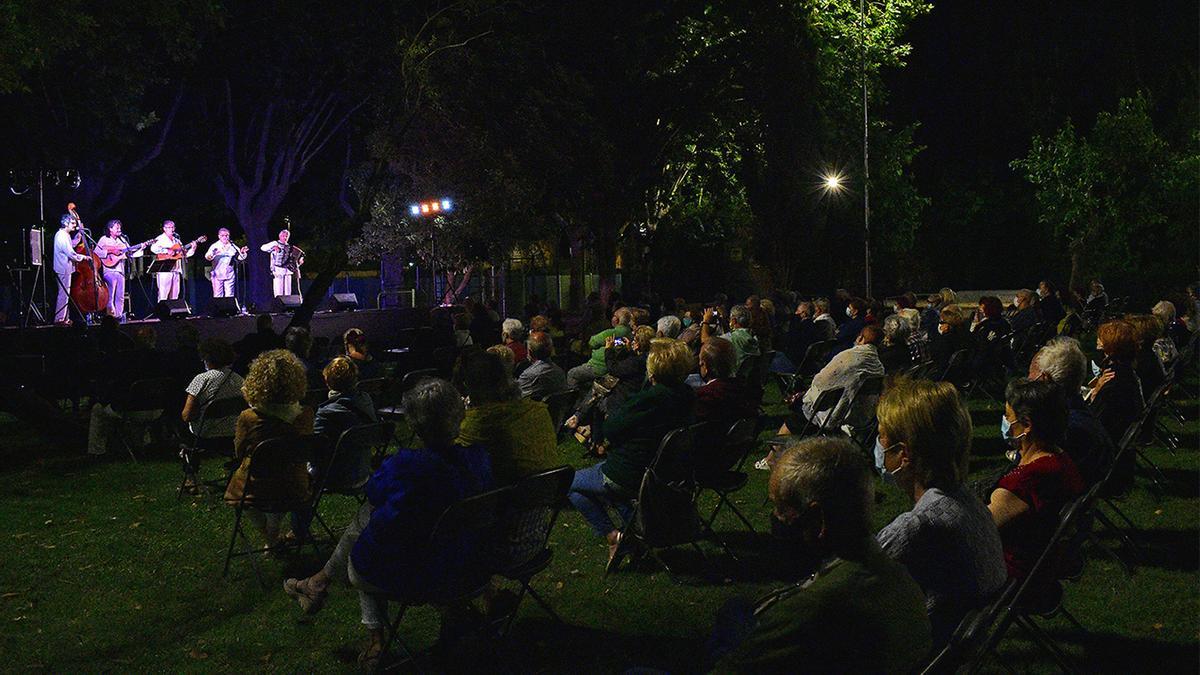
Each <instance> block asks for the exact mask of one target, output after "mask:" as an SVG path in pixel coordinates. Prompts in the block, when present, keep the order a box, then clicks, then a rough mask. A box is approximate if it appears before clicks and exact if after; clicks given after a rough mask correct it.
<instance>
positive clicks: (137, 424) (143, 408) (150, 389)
mask: <svg viewBox="0 0 1200 675" xmlns="http://www.w3.org/2000/svg"><path fill="white" fill-rule="evenodd" d="M176 388H177V387H176V383H175V381H174V380H172V379H171V378H169V377H154V378H149V379H145V380H137V381H135V382H134V383H133V384H131V385H129V390H128V391H126V392H125V393H124V394H123V395H118V396H116V397H115V398H114V399H113V402H112V409H113V412H115V413H117V414H118V415H120V416H121V417H122V418H124V421H123V423H122V430H121V433H118V434H117V437H118V438H119V439H120V440H121V444H122V445H124V446H125V449H126V450H127V451H128V452H129V456H130V458H132V459H133V461H134V462H137V461H138V458H137V452H136V451H135V450H134V447H135V446H138V447H140V446H141V437H142V434H143V432H144V431H145V429H146V428H149V427H151V426H153V425H154V423H155V422H158V421H159V420H161V419H162V415H163V410H164V408H163V406H164V401H169V400H171V399H172V398H173V397H174V395H175V393H176ZM131 415H141V416H142V417H141V419H132V418H131ZM130 428H133V429H134V430H135V431H136V436H132V437H131V435H130V433H129V431H130Z"/></svg>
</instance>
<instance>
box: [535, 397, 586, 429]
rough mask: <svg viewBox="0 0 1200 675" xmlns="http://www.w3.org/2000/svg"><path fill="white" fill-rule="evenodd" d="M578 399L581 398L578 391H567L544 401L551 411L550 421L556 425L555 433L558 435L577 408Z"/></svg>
mask: <svg viewBox="0 0 1200 675" xmlns="http://www.w3.org/2000/svg"><path fill="white" fill-rule="evenodd" d="M577 398H579V392H578V390H576V389H566V390H564V391H559V392H555V393H553V394H550V395H549V396H547V397H546V399H545V400H544V401H543V403H545V404H546V408H547V409H549V411H550V421H551V422H553V423H554V433H556V434H558V433H560V432H561V431H562V426H563V423H564V422H566V420H567V415H568V414H569V413H570V412H571V409H572V408H574V407H575V401H576V399H577Z"/></svg>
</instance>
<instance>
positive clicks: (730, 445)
mask: <svg viewBox="0 0 1200 675" xmlns="http://www.w3.org/2000/svg"><path fill="white" fill-rule="evenodd" d="M757 428H758V420H754V419H741V420H738V421H737V422H734V423H733V426H731V427H729V428H728V429H724V430H721V431H720V435H719V436H718V438H717V439H715V442H714V443H711V444H709V443H705V442H704V439H703V438H702V437H703V436H704V435H707V434H708V433H709V431H708V429H707V428H704V429H702V430H700V431H699V432H697V436H696V450H697V453H696V475H697V476H698V477H700V479H701V481H703V480H704V477H706V476H715V475H718V474H722V473H724V472H726V471H730V470H733V471H738V470H741V468H742V464H743V463H744V462H745V460H746V456H747V455H749V454H750V451H751V450H753V449H754V446H755V445H756V444H757V442H758V437H757V433H756V432H757ZM701 448H704V449H705V450H707V452H701Z"/></svg>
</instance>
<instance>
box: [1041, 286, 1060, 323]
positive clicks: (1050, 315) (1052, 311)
mask: <svg viewBox="0 0 1200 675" xmlns="http://www.w3.org/2000/svg"><path fill="white" fill-rule="evenodd" d="M1037 294H1038V304H1037V306H1038V312H1039V314H1041V316H1042V321H1044V322H1045V323H1046V324H1047V325H1049V326H1057V325H1058V322H1059V321H1062V320H1063V317H1065V316H1066V315H1067V310H1065V309H1063V305H1062V300H1060V299H1059V297H1058V293H1056V292H1055V288H1054V284H1053V283H1051V282H1049V281H1046V280H1042V281H1040V282H1038V289H1037Z"/></svg>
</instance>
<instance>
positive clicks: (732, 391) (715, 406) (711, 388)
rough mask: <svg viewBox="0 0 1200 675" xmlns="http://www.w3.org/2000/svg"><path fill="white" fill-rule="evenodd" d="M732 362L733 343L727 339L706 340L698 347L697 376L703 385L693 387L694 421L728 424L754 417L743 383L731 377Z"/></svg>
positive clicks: (755, 409)
mask: <svg viewBox="0 0 1200 675" xmlns="http://www.w3.org/2000/svg"><path fill="white" fill-rule="evenodd" d="M735 363H737V357H736V355H735V354H734V351H733V343H731V342H729V341H728V340H709V341H708V342H705V343H704V346H703V347H701V348H700V377H701V378H702V379H703V380H704V385H703V386H701V387H699V388H698V389H696V405H695V410H694V415H695V418H696V421H697V422H722V423H728V424H730V425H732V424H733V423H734V422H736V421H737V420H740V419H744V418H755V417H757V416H758V409H757V407H756V406H753V405H752V404H751V402H750V401H749V399H748V398H747V396H746V388H745V386H744V384H743V383H742V381H741V380H739V379H738V378H736V377H734V376H733V368H734V364H735Z"/></svg>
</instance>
